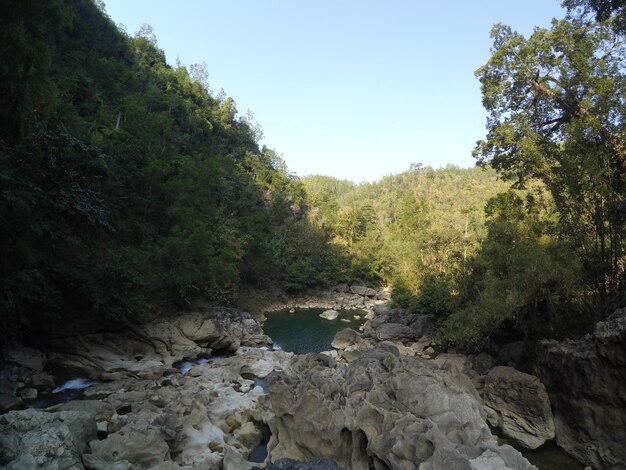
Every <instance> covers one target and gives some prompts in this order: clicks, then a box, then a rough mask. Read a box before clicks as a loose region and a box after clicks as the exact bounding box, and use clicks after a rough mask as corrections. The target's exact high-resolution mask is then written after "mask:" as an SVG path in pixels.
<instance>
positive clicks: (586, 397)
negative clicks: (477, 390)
mask: <svg viewBox="0 0 626 470" xmlns="http://www.w3.org/2000/svg"><path fill="white" fill-rule="evenodd" d="M535 374H536V375H537V376H538V377H539V378H540V379H541V381H542V382H543V383H544V384H545V386H546V389H547V390H548V394H549V395H550V400H551V402H552V407H553V412H554V421H555V428H556V429H555V431H556V440H557V444H558V445H559V447H561V448H562V449H563V450H565V451H566V452H567V453H569V454H571V455H573V456H574V457H576V458H577V459H578V460H581V461H583V462H585V463H588V464H589V465H591V466H593V468H594V469H603V468H607V469H609V468H610V469H625V468H626V445H625V443H626V392H625V391H624V390H625V385H626V309H620V310H617V311H616V312H615V313H614V314H613V315H612V316H611V317H609V318H608V319H607V320H606V321H604V322H599V323H598V324H597V325H596V327H595V330H594V332H593V334H592V335H589V336H588V337H586V338H585V339H583V340H579V341H566V342H557V341H542V342H540V343H539V345H538V348H537V352H536V359H535Z"/></svg>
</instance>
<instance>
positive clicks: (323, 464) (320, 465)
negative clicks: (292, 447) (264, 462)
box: [252, 458, 343, 470]
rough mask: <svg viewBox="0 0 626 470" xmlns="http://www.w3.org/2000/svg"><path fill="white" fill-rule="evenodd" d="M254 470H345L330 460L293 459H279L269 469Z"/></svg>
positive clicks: (255, 468) (254, 468) (253, 469)
mask: <svg viewBox="0 0 626 470" xmlns="http://www.w3.org/2000/svg"><path fill="white" fill-rule="evenodd" d="M252 470H343V469H342V468H341V467H338V466H337V464H336V463H335V462H333V461H332V460H329V459H320V458H314V459H312V460H309V461H308V462H299V461H297V460H293V459H286V458H285V459H278V460H277V461H276V462H274V463H272V464H270V465H268V466H267V467H263V468H259V467H253V468H252Z"/></svg>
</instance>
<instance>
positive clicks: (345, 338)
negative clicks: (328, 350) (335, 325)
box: [331, 328, 361, 349]
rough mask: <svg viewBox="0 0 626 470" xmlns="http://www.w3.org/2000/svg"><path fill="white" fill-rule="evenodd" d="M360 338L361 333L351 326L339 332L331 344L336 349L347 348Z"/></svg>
mask: <svg viewBox="0 0 626 470" xmlns="http://www.w3.org/2000/svg"><path fill="white" fill-rule="evenodd" d="M360 338H361V335H360V334H359V333H357V332H356V331H354V330H352V329H350V328H345V329H343V330H341V331H339V332H337V334H336V335H335V337H334V338H333V342H332V343H331V346H332V347H333V348H335V349H346V348H347V347H348V346H352V345H353V344H355V343H356V342H358V341H359V339H360Z"/></svg>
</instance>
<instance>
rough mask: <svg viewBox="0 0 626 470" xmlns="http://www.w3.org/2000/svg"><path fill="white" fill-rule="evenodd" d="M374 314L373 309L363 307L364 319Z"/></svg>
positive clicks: (368, 318)
mask: <svg viewBox="0 0 626 470" xmlns="http://www.w3.org/2000/svg"><path fill="white" fill-rule="evenodd" d="M375 316H376V314H375V313H374V310H372V309H371V308H366V309H365V316H364V318H365V319H366V320H372V319H373V318H374V317H375Z"/></svg>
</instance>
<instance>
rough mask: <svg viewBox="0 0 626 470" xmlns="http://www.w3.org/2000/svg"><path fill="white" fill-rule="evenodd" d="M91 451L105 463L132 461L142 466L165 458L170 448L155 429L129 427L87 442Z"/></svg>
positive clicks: (156, 462)
mask: <svg viewBox="0 0 626 470" xmlns="http://www.w3.org/2000/svg"><path fill="white" fill-rule="evenodd" d="M89 446H90V447H91V453H92V454H93V455H94V456H95V457H97V458H99V459H101V460H102V461H104V462H107V463H118V462H120V461H128V462H132V463H133V464H135V465H140V466H142V467H144V468H149V467H151V466H153V465H158V464H159V463H161V462H163V461H164V460H166V458H168V457H169V452H170V449H169V447H168V445H167V443H166V442H165V439H163V437H162V435H161V433H160V432H159V431H157V430H153V429H147V430H140V429H130V430H128V431H126V432H124V433H123V434H119V433H115V434H109V435H108V436H107V438H106V439H104V440H102V441H97V440H94V441H91V442H90V443H89Z"/></svg>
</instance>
